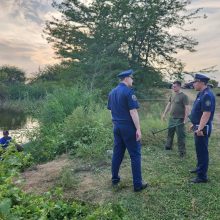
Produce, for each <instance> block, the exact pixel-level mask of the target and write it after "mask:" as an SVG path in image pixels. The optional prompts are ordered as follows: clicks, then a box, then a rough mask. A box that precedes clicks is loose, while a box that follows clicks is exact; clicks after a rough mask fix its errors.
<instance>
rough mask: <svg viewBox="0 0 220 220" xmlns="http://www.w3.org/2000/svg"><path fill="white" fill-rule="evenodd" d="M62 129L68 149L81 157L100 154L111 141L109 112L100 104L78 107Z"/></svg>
mask: <svg viewBox="0 0 220 220" xmlns="http://www.w3.org/2000/svg"><path fill="white" fill-rule="evenodd" d="M63 130H64V139H65V140H66V144H67V146H68V149H71V150H72V152H74V153H76V154H77V155H78V156H81V157H82V156H83V157H93V158H95V157H98V156H101V155H103V154H104V153H105V152H106V150H107V149H108V148H109V146H111V145H112V142H113V141H112V131H111V119H110V116H109V113H108V111H107V110H105V109H103V108H101V107H100V106H94V105H91V106H89V107H87V108H86V109H85V108H83V107H78V108H77V109H76V110H75V111H74V112H73V113H72V114H71V115H70V116H69V117H67V118H66V119H65V122H64V128H63Z"/></svg>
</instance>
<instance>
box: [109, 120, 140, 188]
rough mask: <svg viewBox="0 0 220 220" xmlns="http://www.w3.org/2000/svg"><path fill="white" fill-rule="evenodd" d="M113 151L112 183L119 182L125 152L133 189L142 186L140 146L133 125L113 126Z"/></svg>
mask: <svg viewBox="0 0 220 220" xmlns="http://www.w3.org/2000/svg"><path fill="white" fill-rule="evenodd" d="M113 132H114V150H113V157H112V182H113V183H117V182H119V181H120V176H119V169H120V165H121V162H122V160H123V158H124V153H125V150H126V149H127V150H128V153H129V155H130V158H131V168H132V175H133V185H134V188H138V187H140V186H142V176H141V144H140V142H137V141H136V129H135V127H134V125H133V124H116V123H115V124H114V131H113Z"/></svg>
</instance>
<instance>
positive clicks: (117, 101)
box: [108, 83, 138, 123]
mask: <svg viewBox="0 0 220 220" xmlns="http://www.w3.org/2000/svg"><path fill="white" fill-rule="evenodd" d="M129 96H131V97H132V96H133V91H132V89H131V88H129V87H127V86H126V85H125V84H124V83H120V84H119V85H118V86H117V87H116V88H114V89H113V90H112V91H111V92H110V94H109V101H108V109H109V110H111V113H112V121H113V122H116V123H126V122H131V123H133V121H132V118H131V115H130V112H129V110H130V109H131V108H134V106H133V105H134V103H131V102H130V99H129ZM136 105H137V106H135V107H136V108H138V104H136Z"/></svg>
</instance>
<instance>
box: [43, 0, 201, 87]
mask: <svg viewBox="0 0 220 220" xmlns="http://www.w3.org/2000/svg"><path fill="white" fill-rule="evenodd" d="M188 4H189V1H187V0H107V1H106V0H94V1H93V2H92V3H91V4H87V5H86V4H83V3H82V2H81V1H79V0H63V1H62V2H61V3H60V4H58V3H54V4H53V6H54V7H55V8H57V10H58V11H59V12H60V13H61V14H62V18H61V19H55V18H54V19H53V21H48V22H47V24H46V28H45V33H46V34H47V35H48V37H47V40H48V41H49V42H50V43H52V44H53V46H54V48H55V49H56V52H57V54H58V55H59V56H60V57H62V58H67V59H69V60H72V61H75V62H80V63H81V64H82V65H84V67H85V72H88V74H89V75H90V78H91V80H90V82H91V85H92V84H93V82H94V79H96V78H97V77H98V78H100V77H106V73H108V75H107V76H111V74H113V73H114V74H115V72H116V70H118V69H119V68H120V69H123V68H125V67H127V68H128V67H132V68H135V69H140V68H141V69H142V70H143V68H144V71H145V73H147V71H148V70H150V71H149V72H151V73H152V70H154V71H155V72H156V73H158V72H168V73H169V74H171V73H174V72H180V71H181V70H182V68H183V65H182V64H181V62H180V61H179V60H177V59H176V58H175V57H174V55H175V54H176V53H177V52H178V51H179V50H188V51H190V52H194V51H195V50H194V46H195V45H197V44H198V42H197V41H196V40H194V39H192V38H191V37H189V36H187V35H184V34H183V33H182V34H180V33H178V32H177V31H175V32H174V31H173V32H171V30H170V29H171V28H175V30H177V29H181V30H183V26H184V25H186V24H189V23H192V21H193V19H194V18H196V17H198V16H196V15H197V14H198V12H199V10H200V9H197V10H194V11H188V10H187V9H186V7H187V5H188ZM187 33H188V32H187ZM109 73H110V74H109ZM95 81H96V80H95Z"/></svg>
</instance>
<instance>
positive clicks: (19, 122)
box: [0, 109, 27, 130]
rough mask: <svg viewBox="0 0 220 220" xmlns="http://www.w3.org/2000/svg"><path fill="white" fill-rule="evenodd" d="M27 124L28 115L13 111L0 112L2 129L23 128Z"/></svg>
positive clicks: (0, 126)
mask: <svg viewBox="0 0 220 220" xmlns="http://www.w3.org/2000/svg"><path fill="white" fill-rule="evenodd" d="M26 122H27V115H26V114H24V113H23V112H16V111H14V110H11V109H7V110H0V129H2V130H11V129H13V130H14V129H18V128H22V127H23V126H24V125H25V124H26Z"/></svg>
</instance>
